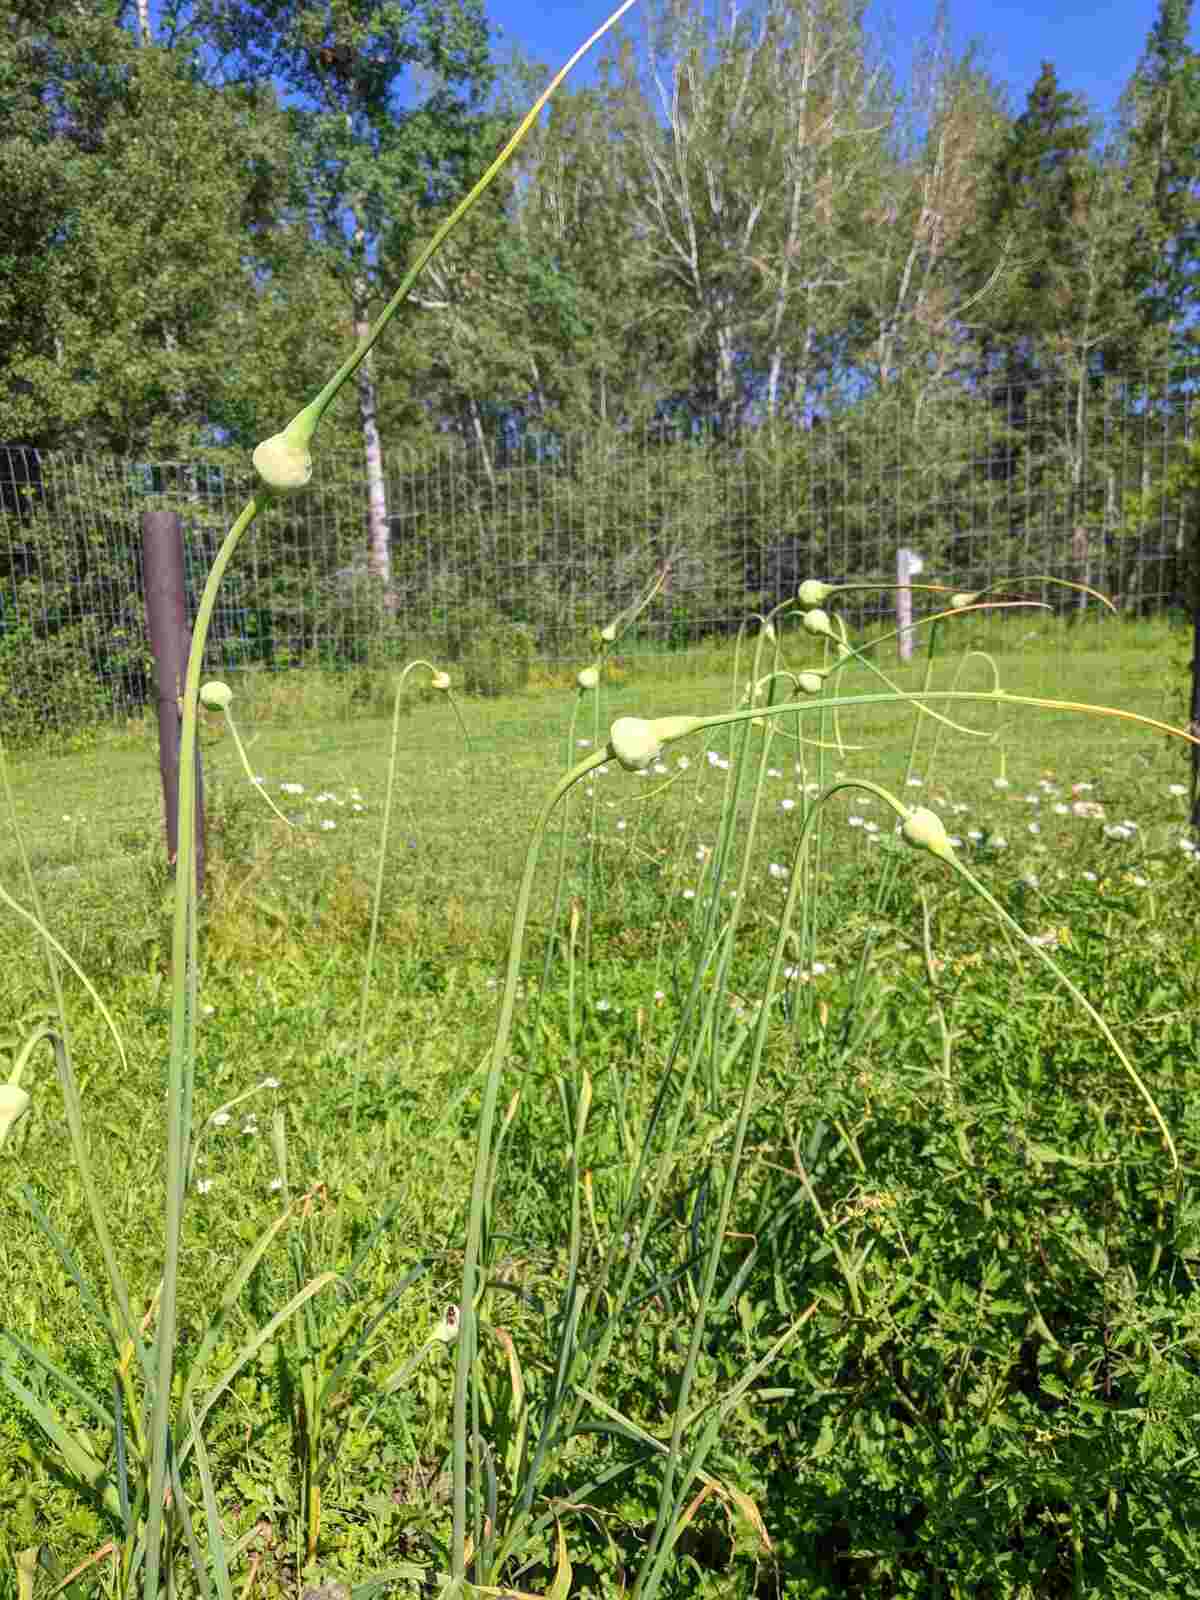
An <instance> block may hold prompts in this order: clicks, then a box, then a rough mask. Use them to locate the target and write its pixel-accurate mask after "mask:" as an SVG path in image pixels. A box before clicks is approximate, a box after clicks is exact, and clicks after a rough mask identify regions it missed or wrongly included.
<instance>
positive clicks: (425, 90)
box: [193, 0, 492, 594]
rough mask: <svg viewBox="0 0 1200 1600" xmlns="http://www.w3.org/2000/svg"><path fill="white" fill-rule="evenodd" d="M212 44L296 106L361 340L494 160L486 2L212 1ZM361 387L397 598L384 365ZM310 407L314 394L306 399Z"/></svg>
mask: <svg viewBox="0 0 1200 1600" xmlns="http://www.w3.org/2000/svg"><path fill="white" fill-rule="evenodd" d="M193 25H194V27H195V28H196V30H197V32H198V35H199V36H200V37H202V38H204V39H205V40H206V41H207V42H208V43H209V44H210V46H211V47H212V48H213V49H215V51H216V52H217V54H218V56H219V57H220V60H221V69H220V70H221V74H222V78H223V80H224V81H226V82H244V81H252V82H260V83H261V82H266V81H275V82H277V83H280V84H281V85H282V86H283V87H284V88H285V90H286V91H287V93H288V95H289V97H290V103H289V108H288V114H289V116H290V119H291V122H292V127H293V133H294V142H295V155H296V175H297V188H296V194H295V200H296V204H297V205H298V206H299V208H300V212H301V215H302V216H303V217H304V220H305V222H306V225H307V228H308V231H309V234H310V237H311V239H312V242H313V245H314V246H315V248H316V249H317V250H318V251H319V252H320V253H321V255H322V257H323V259H324V261H325V262H326V264H327V265H329V266H330V267H332V268H333V269H334V270H336V272H337V274H338V277H339V278H340V280H341V282H342V284H343V289H344V293H345V295H346V299H347V302H348V306H349V311H350V320H351V327H352V330H353V333H354V336H355V338H356V339H358V340H361V339H362V338H363V337H364V336H365V335H366V333H367V331H368V329H369V327H370V323H371V319H372V315H373V313H374V311H375V310H376V309H377V307H378V305H379V303H380V301H382V300H383V299H386V297H387V296H388V294H389V293H390V291H391V289H392V287H393V286H394V283H393V278H392V271H390V270H389V268H391V269H392V270H395V269H402V267H403V265H404V263H405V261H406V259H407V257H408V254H409V250H410V248H411V246H412V241H413V240H415V239H416V238H417V237H419V236H420V235H421V234H422V233H423V231H424V230H425V229H426V227H427V225H428V218H429V217H430V215H436V214H438V213H439V211H441V210H443V209H444V208H445V206H446V205H448V204H449V203H451V202H452V200H453V199H454V198H456V197H457V195H458V194H459V193H460V192H461V190H462V187H463V185H464V183H465V182H466V181H467V180H468V178H469V177H473V176H475V175H476V173H477V169H479V168H480V167H481V166H482V164H483V162H482V160H481V157H482V154H483V142H484V140H485V139H486V130H483V131H481V126H480V116H479V114H480V112H481V110H482V107H483V102H484V98H485V96H486V93H487V90H488V88H489V85H490V83H491V78H492V68H491V63H490V60H489V55H488V27H487V22H486V18H485V15H484V12H483V9H482V5H481V3H480V0H203V4H202V5H200V6H198V7H197V9H196V12H195V17H194V24H193ZM391 345H392V341H385V342H384V344H382V345H381V346H378V347H376V351H375V352H372V355H370V356H368V357H367V359H366V360H365V361H363V363H362V364H361V365H360V367H359V369H358V372H357V374H356V380H355V398H356V401H357V420H358V428H359V432H360V435H361V440H362V450H363V460H364V467H365V474H366V486H367V487H366V499H367V506H366V523H367V564H368V568H369V570H370V571H371V572H372V573H373V574H374V575H375V576H376V577H377V578H378V579H379V581H380V582H381V584H382V585H383V588H384V592H385V594H386V593H387V592H388V586H389V580H390V573H391V556H390V548H389V524H388V508H387V489H386V481H385V477H384V466H383V445H382V435H381V428H380V416H379V387H378V384H377V381H376V371H375V357H376V354H377V353H380V352H382V353H386V350H387V348H389V347H391ZM294 398H295V399H296V400H299V399H300V398H301V396H298V395H297V396H295V397H294Z"/></svg>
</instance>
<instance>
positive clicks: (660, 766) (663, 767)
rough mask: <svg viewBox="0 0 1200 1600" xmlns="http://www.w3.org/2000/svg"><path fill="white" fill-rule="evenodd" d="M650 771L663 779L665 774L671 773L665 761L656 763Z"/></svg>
mask: <svg viewBox="0 0 1200 1600" xmlns="http://www.w3.org/2000/svg"><path fill="white" fill-rule="evenodd" d="M650 770H651V772H657V773H658V774H659V776H660V777H661V776H662V774H663V773H664V772H669V771H670V768H669V767H668V766H667V764H666V762H665V761H656V762H655V763H654V765H653V767H651V769H650Z"/></svg>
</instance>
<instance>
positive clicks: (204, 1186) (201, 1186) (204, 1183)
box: [196, 1178, 213, 1194]
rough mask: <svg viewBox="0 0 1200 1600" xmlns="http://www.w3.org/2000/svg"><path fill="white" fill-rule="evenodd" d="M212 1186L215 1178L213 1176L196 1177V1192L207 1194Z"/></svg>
mask: <svg viewBox="0 0 1200 1600" xmlns="http://www.w3.org/2000/svg"><path fill="white" fill-rule="evenodd" d="M212 1186H213V1180H212V1179H211V1178H197V1179H196V1193H197V1194H207V1193H208V1191H209V1190H210V1189H211V1188H212Z"/></svg>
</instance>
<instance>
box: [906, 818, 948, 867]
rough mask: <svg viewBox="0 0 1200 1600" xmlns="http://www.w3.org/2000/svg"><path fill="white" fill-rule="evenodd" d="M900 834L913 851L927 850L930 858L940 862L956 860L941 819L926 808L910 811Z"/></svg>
mask: <svg viewBox="0 0 1200 1600" xmlns="http://www.w3.org/2000/svg"><path fill="white" fill-rule="evenodd" d="M901 832H902V833H903V835H904V837H905V839H907V840H908V842H909V844H911V845H912V846H914V848H915V849H918V850H928V851H929V854H930V855H931V856H938V857H940V859H941V860H942V861H949V862H951V863H953V862H954V861H956V860H957V857H956V856H955V854H954V846H953V845H952V844H951V843H950V839H949V836H948V835H947V833H946V829H945V826H944V824H943V822H942V819H941V817H939V816H938V815H937V813H936V812H934V811H930V810H929V808H928V807H927V806H917V807H916V808H915V809H914V810H912V811H910V812H909V814H908V819H907V821H906V822H905V823H904V825H903V827H902V829H901Z"/></svg>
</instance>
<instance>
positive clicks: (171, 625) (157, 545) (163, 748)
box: [142, 511, 205, 895]
mask: <svg viewBox="0 0 1200 1600" xmlns="http://www.w3.org/2000/svg"><path fill="white" fill-rule="evenodd" d="M142 570H143V573H144V574H145V581H146V628H147V632H148V633H149V635H150V648H151V650H152V651H153V653H154V668H155V682H156V685H157V693H158V767H159V771H160V773H161V774H162V790H163V815H164V819H165V822H166V832H167V862H168V864H169V865H170V866H171V867H172V868H173V867H174V865H175V860H176V857H177V856H178V854H179V746H180V735H181V724H182V711H181V707H180V697H181V696H182V694H183V683H184V678H185V676H186V673H187V658H188V650H189V649H190V648H191V642H192V636H191V629H190V628H189V627H188V622H187V598H186V594H185V590H184V580H183V530H182V527H181V525H180V521H179V518H178V516H177V515H176V514H175V512H173V511H145V512H143V513H142ZM204 844H205V828H204V786H203V773H202V771H201V766H200V747H199V745H197V746H196V893H197V894H198V895H199V894H202V893H203V892H204Z"/></svg>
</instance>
